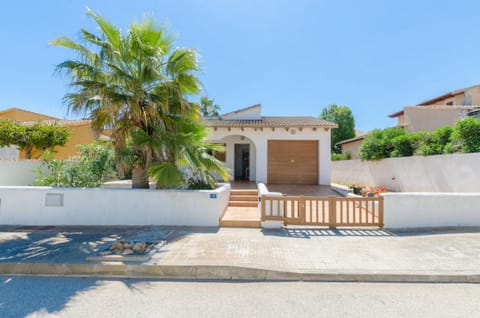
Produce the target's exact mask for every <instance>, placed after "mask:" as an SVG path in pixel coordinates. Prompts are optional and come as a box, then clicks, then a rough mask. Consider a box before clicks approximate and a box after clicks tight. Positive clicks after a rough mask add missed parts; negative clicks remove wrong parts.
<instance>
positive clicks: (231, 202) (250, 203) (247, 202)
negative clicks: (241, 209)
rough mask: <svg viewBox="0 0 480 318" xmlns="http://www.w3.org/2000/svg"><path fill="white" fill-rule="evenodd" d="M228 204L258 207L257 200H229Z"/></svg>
mask: <svg viewBox="0 0 480 318" xmlns="http://www.w3.org/2000/svg"><path fill="white" fill-rule="evenodd" d="M228 206H245V207H252V208H253V207H258V202H257V201H228Z"/></svg>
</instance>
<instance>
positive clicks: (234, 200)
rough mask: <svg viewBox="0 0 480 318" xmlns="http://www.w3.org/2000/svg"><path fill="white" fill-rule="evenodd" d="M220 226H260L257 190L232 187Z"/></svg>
mask: <svg viewBox="0 0 480 318" xmlns="http://www.w3.org/2000/svg"><path fill="white" fill-rule="evenodd" d="M220 226H222V227H261V222H260V210H259V208H258V190H251V189H248V190H247V189H245V190H244V189H232V190H231V191H230V199H229V201H228V207H227V210H226V211H225V214H224V215H223V217H222V219H221V220H220Z"/></svg>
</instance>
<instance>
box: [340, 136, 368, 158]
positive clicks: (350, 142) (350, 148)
mask: <svg viewBox="0 0 480 318" xmlns="http://www.w3.org/2000/svg"><path fill="white" fill-rule="evenodd" d="M365 136H366V134H361V135H357V136H356V137H354V138H350V139H347V140H343V141H340V142H337V146H340V148H342V154H347V153H350V155H351V156H352V157H351V159H360V154H359V153H360V146H361V145H362V142H363V139H364V138H365Z"/></svg>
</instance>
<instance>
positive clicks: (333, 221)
mask: <svg viewBox="0 0 480 318" xmlns="http://www.w3.org/2000/svg"><path fill="white" fill-rule="evenodd" d="M328 227H329V228H331V229H336V228H337V200H336V198H335V197H334V196H329V197H328Z"/></svg>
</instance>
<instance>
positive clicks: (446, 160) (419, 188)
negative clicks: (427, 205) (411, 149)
mask: <svg viewBox="0 0 480 318" xmlns="http://www.w3.org/2000/svg"><path fill="white" fill-rule="evenodd" d="M332 181H333V182H337V183H342V184H353V183H355V184H360V185H365V186H371V187H386V188H388V189H390V190H393V191H401V192H480V153H471V154H450V155H438V156H427V157H423V156H414V157H404V158H388V159H384V160H380V161H361V160H343V161H333V162H332Z"/></svg>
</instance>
